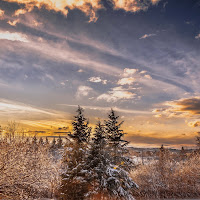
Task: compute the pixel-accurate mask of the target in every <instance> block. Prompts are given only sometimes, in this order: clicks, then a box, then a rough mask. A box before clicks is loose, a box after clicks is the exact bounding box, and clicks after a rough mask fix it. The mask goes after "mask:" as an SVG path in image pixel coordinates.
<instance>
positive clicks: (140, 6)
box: [4, 0, 161, 22]
mask: <svg viewBox="0 0 200 200" xmlns="http://www.w3.org/2000/svg"><path fill="white" fill-rule="evenodd" d="M4 1H7V2H11V3H12V2H14V3H18V4H20V5H23V6H24V8H20V9H19V10H17V11H15V14H14V15H15V16H19V15H20V14H25V13H26V12H31V11H32V10H33V9H34V7H37V8H41V7H45V8H46V9H47V10H54V11H56V12H61V13H63V14H64V15H66V16H67V14H68V12H69V10H74V9H78V10H81V11H82V12H84V13H85V14H86V15H87V16H89V18H90V20H89V22H91V21H94V22H95V21H96V20H97V14H96V13H97V11H98V10H100V9H103V8H104V6H103V5H102V2H101V0H4ZM109 1H110V2H111V3H112V4H113V8H114V9H116V10H118V9H123V10H125V11H127V12H138V11H141V10H143V11H145V10H147V9H148V8H149V7H150V6H151V5H156V4H157V3H158V2H159V1H161V0H109Z"/></svg>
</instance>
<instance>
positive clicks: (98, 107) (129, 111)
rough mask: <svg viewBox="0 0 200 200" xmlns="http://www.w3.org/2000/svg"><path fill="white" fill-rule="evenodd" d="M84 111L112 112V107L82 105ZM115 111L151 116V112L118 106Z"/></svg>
mask: <svg viewBox="0 0 200 200" xmlns="http://www.w3.org/2000/svg"><path fill="white" fill-rule="evenodd" d="M58 105H59V106H67V107H75V108H77V105H70V104H58ZM81 107H83V108H84V109H90V110H98V111H110V110H111V107H101V106H85V105H81ZM112 109H113V110H115V111H117V112H120V113H127V114H145V115H151V114H152V113H151V111H143V110H133V109H123V108H119V107H117V106H114V107H112Z"/></svg>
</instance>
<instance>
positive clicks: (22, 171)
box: [0, 107, 200, 200]
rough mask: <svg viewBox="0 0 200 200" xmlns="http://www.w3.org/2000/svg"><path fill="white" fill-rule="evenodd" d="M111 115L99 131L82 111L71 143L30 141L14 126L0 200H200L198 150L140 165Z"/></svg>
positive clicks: (1, 144) (4, 142) (3, 144)
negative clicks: (93, 128)
mask: <svg viewBox="0 0 200 200" xmlns="http://www.w3.org/2000/svg"><path fill="white" fill-rule="evenodd" d="M118 118H119V117H118V116H116V114H115V112H114V111H113V110H111V112H110V113H109V115H108V119H107V120H105V121H104V123H103V124H101V122H97V124H96V127H95V130H94V131H92V129H91V128H90V127H89V123H88V121H87V120H86V118H85V117H84V115H83V109H82V108H80V107H79V108H78V110H77V115H76V116H75V118H74V121H73V123H72V125H73V131H72V133H71V134H69V136H68V137H67V138H65V139H62V138H61V137H58V138H57V140H56V139H55V138H54V139H53V140H52V141H50V140H48V138H42V137H41V138H38V137H36V136H34V137H30V136H26V134H23V133H22V132H19V131H17V129H16V124H15V123H11V124H10V125H9V126H8V127H7V129H6V131H5V133H4V134H2V136H1V137H0V199H16V200H18V199H19V200H21V199H42V198H51V199H58V200H98V199H100V200H109V199H111V200H133V199H134V198H135V199H140V198H142V199H152V198H154V199H162V198H186V197H187V198H198V197H200V150H199V149H200V138H197V147H198V148H197V150H195V151H192V152H190V153H187V152H186V151H185V150H184V149H182V151H180V152H179V153H178V154H177V153H176V155H175V154H173V153H172V152H170V151H168V150H167V149H165V148H164V147H163V146H162V147H161V148H160V150H159V152H158V156H157V159H154V160H151V162H150V161H149V162H148V163H146V164H138V163H135V162H134V160H133V159H132V156H131V155H130V154H129V147H128V142H127V141H126V140H124V135H125V133H124V132H123V130H121V128H120V127H121V125H122V123H120V122H119V121H118Z"/></svg>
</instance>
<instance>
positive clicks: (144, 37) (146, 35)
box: [139, 34, 156, 40]
mask: <svg viewBox="0 0 200 200" xmlns="http://www.w3.org/2000/svg"><path fill="white" fill-rule="evenodd" d="M153 36H156V34H145V35H143V36H142V37H140V38H139V39H140V40H141V39H146V38H149V37H153Z"/></svg>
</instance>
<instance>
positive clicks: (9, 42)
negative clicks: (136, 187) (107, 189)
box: [0, 0, 200, 148]
mask: <svg viewBox="0 0 200 200" xmlns="http://www.w3.org/2000/svg"><path fill="white" fill-rule="evenodd" d="M186 11H187V12H186ZM177 13H180V15H179V17H177ZM199 13H200V4H199V2H198V1H192V2H191V1H187V0H178V1H173V0H141V1H138V0H107V1H101V0H34V1H33V0H2V1H0V92H1V93H0V125H2V126H3V127H6V124H7V123H8V122H9V121H16V122H18V123H19V124H20V126H21V127H24V128H25V129H26V130H28V131H31V130H34V131H35V130H43V131H46V132H45V133H44V135H45V134H48V135H53V134H54V133H55V132H56V131H57V130H58V129H59V128H62V127H65V126H66V127H67V131H71V129H72V127H71V120H72V118H73V116H74V114H75V111H76V109H77V106H78V105H80V106H82V107H83V108H84V109H85V115H86V117H87V118H88V119H89V121H90V125H91V126H92V127H93V126H94V124H95V123H96V121H97V120H98V119H100V120H102V121H103V120H104V119H105V118H106V116H107V113H108V112H109V111H110V109H111V108H113V109H114V110H115V111H116V112H117V114H118V115H120V120H121V121H124V124H123V128H124V130H125V131H126V132H127V134H126V138H127V139H128V140H129V141H130V142H131V145H133V146H140V147H159V146H160V145H161V144H164V145H166V146H169V147H177V148H180V147H181V146H185V147H188V148H190V147H194V145H195V137H196V136H197V135H198V132H200V88H199V85H200V79H199V75H200V72H199V69H200V66H199V63H200V57H199V55H200V48H199V46H200V28H199V25H198V24H199V20H200V18H199Z"/></svg>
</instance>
